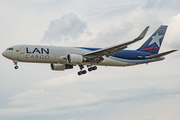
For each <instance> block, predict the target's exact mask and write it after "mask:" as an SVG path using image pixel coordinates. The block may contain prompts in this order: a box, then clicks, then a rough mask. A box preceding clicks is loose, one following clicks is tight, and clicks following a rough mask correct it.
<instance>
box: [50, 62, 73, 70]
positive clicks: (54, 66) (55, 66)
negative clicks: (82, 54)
mask: <svg viewBox="0 0 180 120" xmlns="http://www.w3.org/2000/svg"><path fill="white" fill-rule="evenodd" d="M72 68H73V66H72V65H67V64H53V63H51V69H52V70H59V71H63V70H65V69H72Z"/></svg>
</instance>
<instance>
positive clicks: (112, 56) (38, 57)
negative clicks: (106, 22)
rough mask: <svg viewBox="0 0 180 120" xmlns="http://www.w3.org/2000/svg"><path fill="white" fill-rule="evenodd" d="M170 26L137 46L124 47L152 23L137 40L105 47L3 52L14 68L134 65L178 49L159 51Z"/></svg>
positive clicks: (25, 48) (17, 48) (21, 48)
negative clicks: (28, 65) (20, 65)
mask: <svg viewBox="0 0 180 120" xmlns="http://www.w3.org/2000/svg"><path fill="white" fill-rule="evenodd" d="M167 27H168V26H166V25H161V26H160V27H159V28H158V29H157V30H156V31H155V32H154V33H153V34H152V35H151V36H150V37H149V39H148V40H147V41H146V42H145V43H144V44H143V45H142V46H141V47H140V48H139V49H137V50H124V49H126V48H127V47H128V45H130V44H132V43H135V42H137V41H139V40H141V39H143V38H144V36H145V35H146V33H147V31H148V29H149V26H147V27H146V28H145V29H144V30H143V32H142V33H141V34H140V35H139V36H138V37H137V38H135V39H134V40H131V41H128V42H125V43H122V44H118V45H114V46H110V47H106V48H88V47H60V46H39V45H16V46H12V47H9V48H7V49H6V50H5V51H4V52H3V53H2V55H3V56H4V57H6V58H8V59H10V60H13V62H14V64H15V67H14V68H15V69H18V66H17V63H18V62H31V63H50V67H51V69H52V70H58V71H64V70H66V69H72V68H73V67H74V66H76V65H78V66H79V68H80V71H79V72H78V75H82V74H86V73H87V72H86V70H83V69H84V66H87V68H88V71H89V72H90V71H93V70H96V69H97V67H96V66H123V67H124V66H132V65H138V64H148V63H150V62H156V61H160V60H164V59H165V58H164V56H165V55H167V54H170V53H172V52H175V51H177V50H170V51H167V52H162V53H158V52H159V49H160V47H161V44H162V41H163V38H164V35H165V32H166V29H167Z"/></svg>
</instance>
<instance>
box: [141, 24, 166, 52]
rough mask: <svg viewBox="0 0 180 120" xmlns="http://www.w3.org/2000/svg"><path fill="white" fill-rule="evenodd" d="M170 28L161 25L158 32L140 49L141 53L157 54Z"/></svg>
mask: <svg viewBox="0 0 180 120" xmlns="http://www.w3.org/2000/svg"><path fill="white" fill-rule="evenodd" d="M167 27H168V26H165V25H161V26H160V27H159V28H158V29H157V30H156V32H154V33H153V34H152V35H151V36H150V38H149V39H148V40H147V41H146V42H145V43H144V44H143V45H142V46H141V47H140V48H139V49H138V50H139V51H144V52H149V53H152V54H157V53H158V52H159V49H160V47H161V44H162V41H163V38H164V35H165V33H166V29H167Z"/></svg>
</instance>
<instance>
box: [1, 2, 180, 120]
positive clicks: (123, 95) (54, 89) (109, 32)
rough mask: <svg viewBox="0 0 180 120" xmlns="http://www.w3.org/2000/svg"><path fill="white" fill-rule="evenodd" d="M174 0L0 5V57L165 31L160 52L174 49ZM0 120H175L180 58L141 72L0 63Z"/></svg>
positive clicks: (178, 10)
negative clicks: (19, 49) (9, 51)
mask: <svg viewBox="0 0 180 120" xmlns="http://www.w3.org/2000/svg"><path fill="white" fill-rule="evenodd" d="M179 5H180V1H179V0H136V1H135V0H91V1H89V0H66V1H64V0H16V1H13V0H0V26H1V27H0V41H1V45H0V51H1V53H2V52H3V51H4V50H5V49H6V48H8V47H10V46H13V45H19V44H30V45H52V46H69V47H74V46H78V47H82V46H83V47H101V48H103V47H108V46H111V45H116V44H120V43H123V42H127V41H130V40H133V39H134V38H136V37H137V36H138V35H139V34H140V33H141V32H142V30H143V29H144V28H145V27H146V26H150V29H149V30H148V33H147V35H146V37H145V38H144V39H143V40H141V41H139V42H137V43H134V44H132V45H130V46H128V48H127V49H131V50H135V49H137V48H139V47H140V46H141V45H142V44H143V43H144V42H145V41H146V40H147V39H148V37H149V36H150V35H151V34H152V33H153V32H154V31H155V30H156V29H157V28H158V27H159V26H160V25H168V29H167V31H166V35H165V38H164V41H163V43H162V47H161V49H160V52H165V51H168V50H172V49H180V37H179V33H180V7H179ZM0 61H1V62H0V66H1V67H0V119H1V120H32V119H33V120H40V119H43V120H119V119H123V120H162V119H163V120H179V119H180V74H179V71H180V69H179V68H180V62H179V61H180V53H179V51H177V52H175V53H172V54H170V55H167V56H166V59H165V60H163V61H159V62H154V63H149V64H148V65H146V64H143V65H137V66H130V67H104V66H98V70H96V71H93V72H90V73H87V74H86V75H82V76H78V75H77V72H78V71H79V68H78V67H77V66H76V67H74V69H73V70H65V71H52V70H51V68H50V64H40V63H21V62H19V63H18V66H19V69H18V70H15V69H14V64H13V62H12V60H9V59H6V58H5V57H3V56H2V55H1V56H0Z"/></svg>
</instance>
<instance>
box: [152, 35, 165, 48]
mask: <svg viewBox="0 0 180 120" xmlns="http://www.w3.org/2000/svg"><path fill="white" fill-rule="evenodd" d="M163 36H164V35H159V34H158V33H157V34H156V35H155V36H152V40H151V42H150V43H149V45H151V44H153V43H156V44H157V45H158V47H160V46H161V45H160V41H159V40H160V39H161V38H162V37H163Z"/></svg>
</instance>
